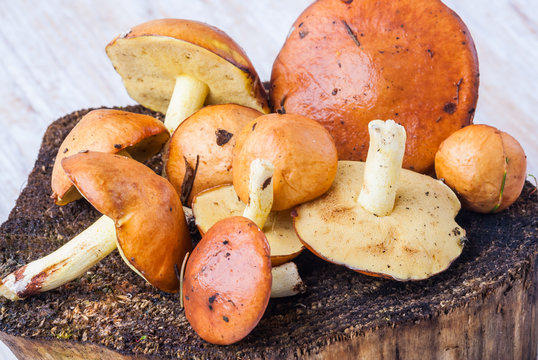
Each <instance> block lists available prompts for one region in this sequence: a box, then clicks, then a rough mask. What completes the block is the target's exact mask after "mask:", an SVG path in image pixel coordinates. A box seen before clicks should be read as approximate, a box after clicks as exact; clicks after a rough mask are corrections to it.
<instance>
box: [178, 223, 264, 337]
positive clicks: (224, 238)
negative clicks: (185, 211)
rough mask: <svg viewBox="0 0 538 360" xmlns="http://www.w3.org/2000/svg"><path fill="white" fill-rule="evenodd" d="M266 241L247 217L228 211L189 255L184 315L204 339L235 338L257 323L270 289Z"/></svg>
mask: <svg viewBox="0 0 538 360" xmlns="http://www.w3.org/2000/svg"><path fill="white" fill-rule="evenodd" d="M271 282H272V277H271V261H270V259H269V244H268V243H267V239H266V238H265V235H264V234H263V232H262V231H261V230H260V229H259V227H258V226H256V224H255V223H254V222H252V221H251V220H249V219H247V218H244V217H240V216H239V217H230V218H226V219H224V220H221V221H219V222H218V223H216V224H215V225H214V226H212V227H211V229H209V231H208V232H207V233H206V234H205V235H204V237H203V238H202V240H201V241H200V242H199V243H198V245H197V246H196V248H195V249H194V251H193V253H192V255H191V256H190V257H189V259H188V262H187V266H186V269H185V278H184V281H183V303H184V305H185V316H186V317H187V320H188V321H189V323H190V324H191V326H192V327H193V329H194V330H195V331H196V333H198V335H200V337H201V338H203V339H204V340H206V341H208V342H210V343H213V344H219V345H228V344H232V343H235V342H237V341H239V340H241V339H243V338H244V337H245V336H247V335H248V334H249V333H250V332H251V331H252V329H253V328H254V327H255V326H256V325H257V324H258V322H259V321H260V319H261V317H262V315H263V313H264V312H265V308H266V307H267V304H268V302H269V296H270V293H271Z"/></svg>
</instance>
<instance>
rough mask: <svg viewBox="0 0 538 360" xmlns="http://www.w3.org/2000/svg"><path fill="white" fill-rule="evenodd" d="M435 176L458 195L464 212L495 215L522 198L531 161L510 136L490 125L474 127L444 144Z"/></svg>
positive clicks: (461, 132)
mask: <svg viewBox="0 0 538 360" xmlns="http://www.w3.org/2000/svg"><path fill="white" fill-rule="evenodd" d="M435 172H436V173H437V177H438V178H439V179H443V180H444V181H445V184H447V185H448V186H449V187H450V188H451V189H452V190H454V191H455V192H456V194H458V197H459V198H460V200H461V202H462V204H463V207H464V208H466V209H469V210H472V211H476V212H481V213H495V212H499V211H502V210H504V209H506V208H507V207H508V206H510V205H512V204H513V203H514V201H516V200H517V198H518V197H519V195H520V194H521V190H523V185H525V178H526V175H527V158H526V156H525V151H524V150H523V148H522V147H521V145H520V144H519V142H518V141H517V140H516V139H514V138H513V137H512V136H511V135H510V134H507V133H505V132H503V131H499V130H497V129H496V128H494V127H492V126H488V125H471V126H467V127H464V128H463V129H460V130H458V131H456V132H455V133H453V134H452V135H450V136H449V137H448V138H446V140H445V141H443V142H442V143H441V146H440V147H439V150H438V151H437V154H435Z"/></svg>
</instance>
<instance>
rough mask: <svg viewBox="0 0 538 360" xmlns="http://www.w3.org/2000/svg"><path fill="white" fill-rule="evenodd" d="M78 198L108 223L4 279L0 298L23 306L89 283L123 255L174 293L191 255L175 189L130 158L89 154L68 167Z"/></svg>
mask: <svg viewBox="0 0 538 360" xmlns="http://www.w3.org/2000/svg"><path fill="white" fill-rule="evenodd" d="M62 166H63V168H64V170H65V172H66V174H67V176H68V177H69V178H70V179H71V181H72V182H73V184H74V185H75V186H76V187H77V189H78V191H79V192H80V193H81V194H82V196H84V197H85V198H86V199H87V200H88V201H89V202H90V203H91V204H92V205H93V206H95V208H96V209H97V210H99V211H100V212H102V213H103V214H104V215H105V216H103V217H102V218H100V219H99V220H97V221H96V222H95V223H94V224H92V225H91V226H90V227H88V228H87V229H86V230H85V231H84V232H82V233H81V234H79V235H78V236H76V237H75V238H73V239H72V240H71V241H69V242H68V243H66V244H65V245H63V246H62V247H60V248H59V249H58V250H56V251H55V252H53V253H52V254H50V255H48V256H46V257H44V258H41V259H38V260H35V261H33V262H31V263H30V264H28V265H25V266H23V267H21V268H20V269H18V270H16V271H15V272H13V273H11V274H9V275H8V276H6V277H5V278H3V279H2V281H1V283H0V295H2V296H4V297H6V298H8V299H10V300H19V299H23V298H25V297H28V296H30V295H33V294H36V293H39V292H44V291H48V290H52V289H54V288H56V287H58V286H60V285H62V284H65V283H67V282H69V281H71V280H73V279H76V278H77V277H79V276H81V275H82V274H83V273H84V272H86V271H87V270H88V269H89V268H90V267H92V266H93V265H94V264H95V263H97V262H98V261H100V260H101V259H102V258H104V257H105V256H106V255H108V254H109V253H110V252H111V251H112V250H114V249H115V248H116V245H117V247H118V250H119V252H120V254H121V256H122V258H123V259H124V260H125V261H126V263H127V265H129V267H130V268H131V269H133V270H134V271H135V272H136V273H137V274H139V275H140V276H142V277H143V278H144V279H145V280H147V281H148V282H150V283H151V284H152V285H153V286H155V287H157V288H159V289H160V290H163V291H166V292H174V291H177V290H178V289H179V282H178V280H177V277H176V274H175V267H176V266H177V267H180V266H181V262H182V260H183V258H184V256H185V253H186V252H187V251H189V250H190V248H191V246H192V244H191V242H190V237H189V233H188V230H187V226H186V223H185V218H184V215H183V209H182V207H181V203H180V201H179V197H178V195H177V193H176V191H175V190H174V188H173V187H172V185H170V183H169V182H168V181H167V180H165V179H163V178H162V177H160V176H158V175H156V174H155V173H154V172H153V171H152V170H151V169H149V168H148V167H146V166H144V165H142V164H140V163H138V162H136V161H134V160H132V159H129V158H126V157H123V156H119V155H113V154H106V153H98V152H86V153H80V154H77V155H73V156H71V157H69V158H66V159H64V160H63V161H62Z"/></svg>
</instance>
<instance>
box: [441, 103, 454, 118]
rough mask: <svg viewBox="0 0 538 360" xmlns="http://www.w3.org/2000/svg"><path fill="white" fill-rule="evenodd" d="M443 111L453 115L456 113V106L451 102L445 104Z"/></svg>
mask: <svg viewBox="0 0 538 360" xmlns="http://www.w3.org/2000/svg"><path fill="white" fill-rule="evenodd" d="M443 111H444V112H446V113H447V114H450V115H452V114H454V113H455V112H456V104H454V103H453V102H448V103H446V104H445V106H444V107H443Z"/></svg>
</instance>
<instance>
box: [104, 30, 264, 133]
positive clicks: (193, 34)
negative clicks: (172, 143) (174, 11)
mask: <svg viewBox="0 0 538 360" xmlns="http://www.w3.org/2000/svg"><path fill="white" fill-rule="evenodd" d="M106 52H107V54H108V57H109V58H110V60H111V62H112V65H113V66H114V68H115V69H116V71H117V72H118V73H119V74H120V76H121V77H122V79H123V83H124V85H125V88H126V89H127V92H128V93H129V96H131V97H132V98H133V99H134V100H136V101H137V102H138V103H140V104H142V105H143V106H145V107H147V108H149V109H151V110H155V111H159V112H161V113H164V114H166V118H165V125H166V127H167V128H168V130H169V131H170V133H173V132H174V130H175V129H176V128H177V127H178V126H179V124H180V123H181V122H182V121H183V120H185V119H186V118H187V117H189V116H190V115H191V114H193V113H194V112H196V111H197V110H198V109H200V108H201V107H202V106H203V105H204V104H208V105H210V104H226V103H235V104H239V105H244V106H248V107H251V108H253V109H256V110H259V111H262V112H268V110H269V109H268V106H267V100H266V95H265V90H264V89H263V87H262V84H261V82H260V80H259V78H258V75H257V73H256V71H255V70H254V67H253V66H252V64H251V62H250V60H249V59H248V57H247V56H246V54H245V52H244V51H243V50H242V49H241V48H240V47H239V45H237V44H236V43H235V42H234V41H233V40H232V39H231V38H230V37H229V36H228V35H226V34H225V33H224V32H222V31H221V30H219V29H217V28H215V27H212V26H209V25H206V24H203V23H200V22H196V21H190V20H179V19H161V20H153V21H149V22H146V23H143V24H141V25H138V26H135V27H134V28H132V29H131V30H129V31H128V32H127V33H125V34H121V35H119V36H117V37H116V38H115V39H114V40H112V41H111V42H110V43H109V44H108V45H107V47H106Z"/></svg>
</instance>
